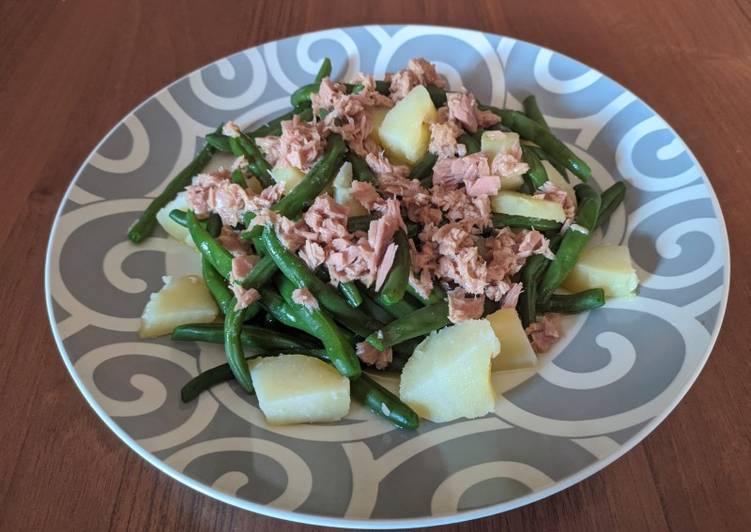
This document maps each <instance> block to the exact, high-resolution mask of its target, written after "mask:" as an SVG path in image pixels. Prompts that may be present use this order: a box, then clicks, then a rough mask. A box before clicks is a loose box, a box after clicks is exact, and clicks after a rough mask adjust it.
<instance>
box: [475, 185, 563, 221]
mask: <svg viewBox="0 0 751 532" xmlns="http://www.w3.org/2000/svg"><path fill="white" fill-rule="evenodd" d="M490 206H491V208H492V209H493V212H499V213H503V214H516V215H519V216H528V217H531V218H543V219H545V220H555V221H556V222H563V221H565V220H566V213H565V212H563V207H562V206H561V204H560V203H558V202H555V201H550V200H544V199H536V198H533V197H532V196H529V195H527V194H522V193H521V192H513V191H510V190H509V191H501V192H499V193H498V194H497V195H495V196H493V197H492V198H490Z"/></svg>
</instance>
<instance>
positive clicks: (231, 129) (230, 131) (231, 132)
mask: <svg viewBox="0 0 751 532" xmlns="http://www.w3.org/2000/svg"><path fill="white" fill-rule="evenodd" d="M240 133H241V130H240V127H239V126H238V125H237V124H235V123H234V122H233V121H232V120H230V121H229V122H227V123H226V124H224V125H223V126H222V135H226V136H227V137H233V138H237V137H239V136H240Z"/></svg>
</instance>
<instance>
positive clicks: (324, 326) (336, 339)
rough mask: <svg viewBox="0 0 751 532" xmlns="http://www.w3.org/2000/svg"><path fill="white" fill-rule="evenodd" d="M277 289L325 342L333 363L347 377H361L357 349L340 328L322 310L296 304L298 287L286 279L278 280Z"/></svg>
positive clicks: (327, 352)
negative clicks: (295, 297) (294, 296)
mask: <svg viewBox="0 0 751 532" xmlns="http://www.w3.org/2000/svg"><path fill="white" fill-rule="evenodd" d="M277 287H278V288H279V293H281V295H282V297H283V298H284V301H285V302H286V303H287V305H289V307H290V308H291V309H293V310H294V311H295V312H297V313H298V314H299V315H300V316H301V317H302V318H303V319H304V320H305V321H306V322H307V323H308V325H309V326H310V328H311V330H312V331H313V332H314V336H315V337H316V338H318V339H319V340H321V342H323V346H324V348H325V349H326V354H327V355H328V357H329V359H330V360H331V363H332V364H333V366H334V367H335V368H336V370H337V371H338V372H339V373H341V374H342V375H344V376H345V377H350V378H356V377H358V376H359V375H360V373H361V370H360V361H359V360H358V358H357V355H355V349H354V347H353V345H352V344H351V343H348V341H347V340H348V339H347V338H346V337H345V336H344V335H343V334H342V333H341V331H340V330H339V326H338V325H337V324H336V323H334V320H332V319H331V318H329V317H328V316H327V315H326V313H325V312H324V311H323V310H321V309H312V308H309V307H308V306H306V305H302V304H300V303H296V302H295V301H294V298H293V296H292V294H293V292H294V291H295V288H296V286H295V285H294V284H293V283H292V281H290V280H289V279H287V278H286V277H280V278H278V283H277Z"/></svg>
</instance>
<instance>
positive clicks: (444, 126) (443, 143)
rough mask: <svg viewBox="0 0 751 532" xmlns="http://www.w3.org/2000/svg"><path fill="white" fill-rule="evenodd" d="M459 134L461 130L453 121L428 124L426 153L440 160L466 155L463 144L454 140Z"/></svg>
mask: <svg viewBox="0 0 751 532" xmlns="http://www.w3.org/2000/svg"><path fill="white" fill-rule="evenodd" d="M461 134H462V128H461V127H459V125H458V124H457V123H456V122H454V121H453V120H450V121H447V122H444V123H439V122H436V123H433V124H430V144H428V151H429V152H430V153H434V154H436V155H437V156H438V157H440V158H446V157H455V156H457V155H459V156H464V155H466V154H467V147H466V146H465V145H464V144H459V143H458V142H457V140H456V139H457V137H459V135H461Z"/></svg>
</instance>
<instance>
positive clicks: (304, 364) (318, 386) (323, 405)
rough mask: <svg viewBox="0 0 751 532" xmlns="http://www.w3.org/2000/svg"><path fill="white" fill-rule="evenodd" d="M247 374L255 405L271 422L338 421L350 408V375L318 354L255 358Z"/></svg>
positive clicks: (273, 423) (287, 423) (272, 423)
mask: <svg viewBox="0 0 751 532" xmlns="http://www.w3.org/2000/svg"><path fill="white" fill-rule="evenodd" d="M250 377H251V378H252V379H253V386H254V387H255V390H256V396H257V397H258V406H260V407H261V411H262V412H263V415H264V416H266V421H267V422H268V423H269V424H271V425H289V424H292V423H316V422H326V421H338V420H340V419H342V418H343V417H344V416H346V415H347V413H348V412H349V379H348V378H347V377H344V376H342V375H340V374H339V373H338V372H337V371H336V370H335V369H334V368H333V367H332V366H330V365H329V364H326V363H325V362H323V361H322V360H318V359H317V358H313V357H309V356H305V355H279V356H276V357H268V358H261V359H257V361H254V362H253V364H252V366H251V369H250Z"/></svg>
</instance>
